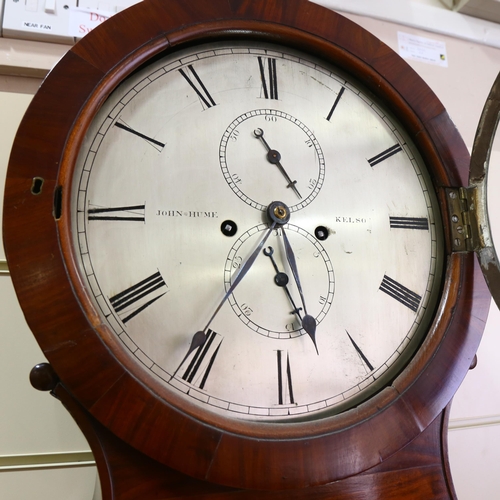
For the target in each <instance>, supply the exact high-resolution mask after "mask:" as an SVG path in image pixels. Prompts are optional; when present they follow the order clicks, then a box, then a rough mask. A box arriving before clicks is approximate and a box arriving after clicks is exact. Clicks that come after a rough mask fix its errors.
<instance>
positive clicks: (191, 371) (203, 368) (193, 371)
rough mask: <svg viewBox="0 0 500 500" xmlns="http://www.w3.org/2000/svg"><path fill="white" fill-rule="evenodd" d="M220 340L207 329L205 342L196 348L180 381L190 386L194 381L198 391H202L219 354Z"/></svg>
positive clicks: (218, 336)
mask: <svg viewBox="0 0 500 500" xmlns="http://www.w3.org/2000/svg"><path fill="white" fill-rule="evenodd" d="M216 340H217V341H216ZM222 340H223V339H222V337H221V336H220V335H219V334H217V333H216V332H214V331H213V330H210V329H209V330H208V331H207V340H206V341H205V343H204V344H203V345H202V346H200V347H198V349H197V351H196V354H195V355H194V357H193V359H192V360H191V362H190V363H189V365H188V367H187V368H186V371H185V372H184V375H182V379H183V380H185V381H186V382H189V383H190V384H192V383H193V381H194V380H196V382H197V384H196V385H197V386H198V387H199V388H200V389H203V388H204V387H205V384H206V382H207V379H208V376H209V375H210V371H211V370H212V366H213V364H214V362H215V358H216V357H217V354H218V353H219V349H220V346H221V344H222Z"/></svg>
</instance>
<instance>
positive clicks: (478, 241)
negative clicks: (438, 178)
mask: <svg viewBox="0 0 500 500" xmlns="http://www.w3.org/2000/svg"><path fill="white" fill-rule="evenodd" d="M499 121H500V73H499V74H498V76H497V78H496V80H495V82H494V83H493V86H492V88H491V91H490V93H489V95H488V98H487V99H486V102H485V105H484V108H483V112H482V114H481V118H480V119H479V125H478V127H477V130H476V137H475V139H474V146H473V149H472V154H471V166H470V175H469V186H468V188H467V189H463V190H462V192H461V193H460V196H459V197H458V198H459V199H460V202H459V206H457V205H455V207H454V209H455V212H454V213H453V214H450V215H451V221H452V231H453V242H454V247H455V248H456V250H458V251H460V250H461V249H463V250H465V251H470V250H474V251H475V252H476V253H477V256H478V259H479V263H480V265H481V269H482V270H483V274H484V277H485V279H486V282H487V283H488V288H489V289H490V292H491V295H492V296H493V299H494V300H495V303H496V305H497V307H500V262H499V261H498V255H497V252H496V250H495V245H494V241H493V235H492V231H491V225H490V222H489V217H488V203H487V181H488V172H489V168H490V157H491V151H492V149H493V143H494V141H495V137H496V132H497V127H498V122H499ZM458 212H461V217H458V216H456V214H457V213H458ZM454 215H455V217H453V216H454Z"/></svg>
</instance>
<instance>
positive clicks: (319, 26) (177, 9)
mask: <svg viewBox="0 0 500 500" xmlns="http://www.w3.org/2000/svg"><path fill="white" fill-rule="evenodd" d="M230 39H252V40H264V41H267V42H276V43H280V44H282V45H288V46H290V47H295V48H297V49H300V50H302V51H305V52H310V53H311V54H314V55H315V56H316V57H319V58H324V59H326V60H330V61H333V62H334V63H335V64H336V65H337V66H339V67H341V68H342V69H343V70H344V71H346V72H348V73H350V74H351V75H352V76H354V77H355V78H356V79H358V80H360V81H362V82H363V84H364V85H365V86H366V87H367V88H368V89H369V90H371V91H372V92H373V93H374V94H375V95H376V96H377V97H378V98H379V99H381V100H382V101H383V102H385V103H386V105H387V106H388V107H389V108H390V109H391V111H392V112H393V113H394V114H395V115H396V117H397V118H398V119H399V120H400V122H401V123H402V124H403V125H404V126H405V127H406V130H407V131H408V133H409V135H410V136H411V137H412V139H413V140H414V142H415V144H416V145H417V147H418V148H419V150H420V153H421V155H422V157H423V158H424V160H425V161H426V163H427V165H428V166H429V171H430V173H431V176H432V178H433V183H434V187H435V190H436V194H437V197H438V200H439V204H440V207H441V211H442V224H443V227H444V233H445V254H446V255H445V276H444V280H443V284H442V298H441V301H440V303H439V305H438V307H437V310H436V313H435V318H434V321H433V323H432V325H431V327H430V329H429V333H428V335H427V336H426V338H425V340H424V341H423V343H422V345H421V347H420V348H419V350H418V352H417V353H416V354H415V356H414V357H413V359H412V360H411V362H410V363H409V365H408V366H407V367H406V368H405V369H404V370H403V371H402V372H401V373H400V374H399V376H398V377H397V378H396V379H395V380H394V381H393V382H392V383H391V384H390V385H389V386H388V387H386V388H385V389H384V390H382V391H381V392H380V393H378V394H376V395H375V396H374V397H372V398H371V399H370V400H369V401H367V402H365V403H363V404H361V405H360V406H359V407H357V408H354V409H352V410H350V411H347V412H344V413H342V414H340V415H336V416H334V417H329V418H325V419H323V420H318V421H315V422H304V423H296V424H291V425H286V426H283V425H259V424H252V423H241V422H238V421H232V420H231V421H230V420H228V419H225V418H219V417H217V416H213V415H209V414H206V413H204V412H203V411H201V410H199V409H193V408H191V407H189V406H188V405H186V403H185V402H184V401H181V400H178V399H176V398H175V397H169V398H168V399H166V398H165V397H163V394H162V388H161V387H158V385H157V383H156V382H155V381H154V380H151V382H150V383H149V384H148V385H147V387H146V386H145V385H144V384H142V383H141V382H139V381H138V379H137V378H136V377H135V376H134V373H133V370H132V369H131V368H130V366H129V364H128V362H127V360H126V359H124V358H123V357H120V355H119V354H117V353H115V352H111V351H112V349H110V348H109V345H108V344H106V343H105V342H103V337H105V336H106V332H105V330H103V329H102V327H101V325H100V324H99V320H98V318H97V317H96V316H95V315H92V314H91V313H89V312H88V311H89V309H88V304H85V303H84V301H82V296H84V294H83V295H82V292H81V291H79V287H80V283H79V279H78V275H77V273H76V271H75V267H74V265H73V260H72V255H71V252H70V251H68V249H69V248H70V246H71V245H70V242H69V237H68V235H69V234H70V231H69V229H68V218H69V201H68V193H69V191H70V190H69V188H67V187H68V183H69V179H70V177H71V175H70V174H71V171H72V168H73V166H74V163H75V161H76V157H77V154H78V150H79V146H80V144H81V141H82V140H83V136H84V134H85V130H86V129H87V127H88V126H89V123H90V121H91V120H92V118H93V117H94V116H95V113H96V112H97V110H98V109H99V108H100V105H101V104H102V102H103V101H104V100H105V99H106V98H107V97H108V96H109V94H110V93H111V92H112V90H113V89H114V88H116V86H117V85H118V84H119V83H120V82H121V81H122V80H123V79H124V78H126V76H127V75H129V74H131V73H132V72H133V71H134V70H136V69H137V68H139V67H140V66H141V65H143V64H145V63H147V61H148V60H150V59H152V58H154V57H157V56H158V55H159V54H161V53H164V52H165V51H169V50H171V49H172V48H178V47H182V46H184V45H187V44H193V43H203V42H206V41H214V40H230ZM469 160H470V158H469V154H468V152H467V149H466V147H465V145H464V143H463V141H462V139H461V138H460V136H459V134H458V132H457V131H456V128H455V127H454V126H453V124H452V123H451V121H450V119H449V117H448V115H447V113H446V110H445V109H444V108H443V106H442V104H441V103H440V102H439V101H438V100H437V98H436V97H435V96H434V94H433V93H432V91H431V90H430V89H429V87H428V86H427V85H426V84H425V83H424V82H423V81H422V80H421V79H420V78H419V77H418V75H416V74H415V73H414V72H413V71H412V70H411V69H410V67H409V66H408V65H407V64H406V63H405V62H404V61H403V60H402V59H401V58H399V56H397V55H396V54H395V53H394V52H393V51H392V50H391V49H389V48H388V47H387V46H385V45H384V44H383V43H382V42H380V41H379V40H378V39H376V38H375V37H373V36H372V35H371V34H370V33H368V32H366V31H365V30H364V29H362V28H360V27H359V26H357V25H355V24H354V23H352V22H351V21H349V20H347V19H345V18H344V17H342V16H340V15H338V14H336V13H334V12H332V11H329V10H326V9H324V8H322V7H320V6H318V5H316V4H313V3H310V2H306V1H302V0H297V1H294V2H286V1H280V0H273V1H266V0H255V1H251V2H250V1H241V0H229V1H222V0H213V1H211V2H205V1H202V0H192V1H190V2H181V1H178V2H177V1H167V0H146V1H145V2H141V3H140V4H137V5H135V6H133V7H131V8H130V9H127V10H125V11H123V12H122V13H120V14H118V15H116V16H114V17H112V18H111V19H110V20H109V21H107V22H106V23H104V24H103V25H102V26H101V27H99V28H97V29H95V30H94V31H93V32H92V33H90V34H89V35H87V36H86V37H84V38H83V39H82V40H81V41H80V42H79V43H78V44H76V45H75V46H74V47H73V48H72V49H71V50H70V51H69V52H68V53H67V54H66V55H65V56H64V57H63V58H62V60H61V61H60V63H59V64H58V65H57V66H56V67H55V68H54V69H53V70H52V71H51V73H50V74H49V75H48V77H47V79H46V80H45V82H44V83H43V85H42V87H41V88H40V90H39V92H38V93H37V95H36V96H35V98H34V100H33V102H32V104H31V105H30V107H29V109H28V111H27V113H26V115H25V117H24V119H23V121H22V123H21V126H20V128H19V131H18V134H17V136H16V140H15V143H14V147H13V150H12V154H11V158H10V163H9V170H8V175H7V181H6V191H5V206H4V226H3V230H4V243H5V249H6V254H7V257H8V261H9V268H10V271H11V276H12V280H13V282H14V286H15V289H16V293H17V294H18V298H19V301H20V303H21V305H22V308H23V311H24V314H25V316H26V319H27V321H28V324H29V326H30V327H31V329H32V331H33V333H34V335H35V336H36V339H37V341H38V342H39V344H40V346H41V348H42V349H43V351H44V353H45V355H46V357H47V359H48V360H49V362H50V363H51V365H52V367H53V369H54V370H55V372H56V373H57V376H58V377H59V380H60V382H59V383H58V385H57V386H56V388H55V389H54V392H55V393H56V394H59V395H60V397H61V398H63V399H65V401H66V404H67V406H68V408H70V407H71V408H73V409H74V410H73V414H75V415H76V414H77V413H78V412H84V413H85V414H86V415H88V418H89V419H91V420H92V421H95V422H97V424H96V425H98V426H100V427H102V428H104V429H106V431H107V432H108V431H109V432H111V434H112V435H113V436H116V438H118V439H119V440H120V442H123V443H126V445H127V446H131V447H132V449H135V450H138V452H140V453H141V454H144V455H146V456H148V457H150V458H149V459H152V460H154V461H155V462H158V463H160V464H164V465H166V466H169V467H172V468H173V469H176V470H177V471H180V472H182V473H185V474H188V475H190V476H192V477H195V478H198V479H201V480H204V481H208V482H211V483H218V484H223V485H228V486H232V487H237V488H251V489H261V490H282V489H291V488H299V489H300V488H305V487H309V488H310V487H312V486H319V485H326V484H329V483H332V482H334V481H337V480H339V479H342V478H346V477H349V476H353V475H356V474H359V473H360V472H362V471H366V470H368V469H370V468H372V467H374V466H376V465H377V464H380V463H385V462H387V463H388V462H389V461H390V458H391V457H392V456H395V454H397V453H398V452H399V451H400V450H402V449H403V448H405V447H406V446H408V445H409V444H410V443H412V442H413V441H415V440H416V439H417V438H419V436H422V435H424V434H425V432H427V431H426V429H431V428H433V427H432V426H433V425H437V426H438V429H439V432H441V435H444V436H445V427H446V424H445V422H446V418H445V417H443V415H444V413H443V412H444V410H445V408H446V407H447V405H448V404H449V402H450V400H451V398H452V397H453V394H454V393H455V391H456V390H457V388H458V386H459V385H460V382H461V381H462V380H463V378H464V377H465V374H466V373H467V370H468V369H469V367H470V365H471V363H472V360H473V358H474V355H475V352H476V350H477V347H478V345H479V342H480V339H481V335H482V332H483V329H484V325H485V322H486V317H487V313H488V308H489V302H490V296H489V293H488V291H487V289H486V287H485V283H484V279H483V277H482V275H481V272H480V269H479V266H478V264H477V262H476V260H475V258H474V255H473V254H472V253H470V252H461V251H457V250H456V249H455V248H454V247H453V237H452V234H453V233H452V223H451V222H450V217H449V213H451V212H453V210H452V209H451V208H450V201H449V199H450V196H449V192H448V190H449V189H451V190H456V189H459V188H460V186H466V185H467V177H468V166H469ZM35 378H36V376H35ZM41 378H43V377H41ZM48 379H49V382H48V383H47V382H46V381H45V382H44V383H42V384H40V385H42V386H44V387H50V386H52V385H53V384H52V382H54V381H55V380H56V378H55V377H51V376H49V377H48ZM50 381H52V382H50ZM63 394H65V395H66V396H64V395H63ZM75 408H77V409H75ZM435 422H437V424H435ZM85 426H86V424H82V427H85ZM87 427H88V425H87ZM113 439H114V438H113ZM444 439H445V438H444ZM415 442H416V441H415ZM442 445H443V443H441V444H440V445H439V446H442ZM443 453H444V455H443V456H444V457H445V456H446V453H445V452H443ZM438 455H439V453H438ZM443 456H441V458H440V457H438V460H441V461H442V460H445V458H444V459H443ZM149 459H148V460H149ZM441 465H443V464H441Z"/></svg>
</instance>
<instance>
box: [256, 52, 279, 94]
mask: <svg viewBox="0 0 500 500" xmlns="http://www.w3.org/2000/svg"><path fill="white" fill-rule="evenodd" d="M258 60H259V70H260V80H261V82H262V92H263V93H264V98H265V99H278V78H277V75H276V59H273V58H271V57H269V58H264V57H260V56H259V57H258ZM266 66H267V68H266ZM266 73H267V75H266Z"/></svg>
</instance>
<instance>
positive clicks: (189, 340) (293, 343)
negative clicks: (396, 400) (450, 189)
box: [71, 43, 441, 421]
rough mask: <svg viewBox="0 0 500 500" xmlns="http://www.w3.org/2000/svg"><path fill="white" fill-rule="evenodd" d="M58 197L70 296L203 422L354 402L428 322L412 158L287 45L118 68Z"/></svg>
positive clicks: (368, 108) (293, 415) (212, 50)
mask: <svg viewBox="0 0 500 500" xmlns="http://www.w3.org/2000/svg"><path fill="white" fill-rule="evenodd" d="M71 196H72V204H71V206H72V231H73V239H74V257H75V258H76V261H77V262H78V269H79V273H80V275H81V279H82V281H83V282H84V284H85V289H86V294H87V296H86V298H85V300H87V299H89V300H90V302H89V303H90V304H92V306H91V307H93V308H94V309H95V310H96V311H97V313H98V315H99V316H100V321H101V322H102V323H103V324H104V325H105V326H106V328H108V329H109V331H110V332H111V335H112V336H114V337H116V338H117V339H119V342H118V344H119V345H121V349H122V350H123V351H125V352H127V353H128V355H129V359H130V360H131V361H130V362H131V364H132V365H133V367H134V368H133V369H134V371H135V374H136V376H137V377H139V378H140V379H143V380H144V381H146V382H145V383H147V380H148V377H150V376H151V375H152V376H153V377H155V378H156V379H158V381H160V382H161V383H162V384H163V385H164V386H165V388H166V389H167V393H168V391H169V390H171V391H174V392H176V393H177V394H180V395H182V396H183V397H185V398H186V399H187V400H188V401H191V402H192V403H194V404H195V405H198V406H200V407H202V408H205V409H207V410H211V411H213V412H216V413H219V414H224V415H226V416H229V417H233V418H241V419H250V420H261V421H266V420H270V421H274V420H297V419H309V418H318V417H321V416H323V415H325V414H330V413H334V412H339V411H342V410H344V409H346V408H349V407H352V406H355V405H357V404H359V403H360V402H361V401H363V400H364V399H366V398H368V397H369V396H370V395H372V394H373V393H374V392H376V391H378V390H380V388H382V387H383V386H384V385H387V384H388V383H389V382H390V380H391V379H392V378H393V377H394V376H395V375H396V374H397V373H398V371H400V370H401V369H402V367H403V366H404V365H405V364H406V363H408V362H409V360H410V357H411V355H412V354H413V353H414V352H415V350H416V348H417V347H418V345H419V343H420V341H421V340H422V337H423V335H424V334H425V332H426V331H427V328H428V326H429V322H430V320H431V319H432V314H433V311H434V309H435V305H436V300H437V296H438V292H439V286H440V281H441V262H440V253H441V250H440V244H439V241H440V230H439V227H438V220H437V219H438V217H439V215H438V214H439V212H438V208H437V204H436V202H435V200H434V196H433V189H432V185H431V183H430V180H429V178H428V174H427V172H426V169H425V166H424V165H423V163H422V161H421V159H420V157H419V155H418V153H417V151H416V148H415V147H414V145H412V144H411V143H410V141H409V140H408V139H407V137H406V135H405V133H404V131H403V130H402V129H401V127H400V126H399V125H398V123H397V121H396V120H394V119H393V118H392V117H391V116H390V114H389V113H388V112H387V111H386V110H385V109H384V108H383V107H381V106H380V105H379V104H377V103H376V102H375V101H374V100H373V98H372V97H370V95H369V94H367V93H366V92H364V91H363V90H362V89H361V88H360V86H359V85H358V84H357V83H356V82H352V81H349V80H346V79H345V76H342V74H341V73H339V72H336V70H335V69H334V68H331V67H329V66H328V65H327V64H323V63H321V62H318V61H316V60H314V59H312V58H310V57H309V56H307V55H304V54H300V53H296V52H294V51H291V50H289V49H287V48H283V47H279V46H272V45H267V44H263V43H252V44H242V43H219V44H212V45H204V46H198V47H194V48H190V49H187V50H183V51H182V52H175V53H171V54H170V55H168V56H166V57H165V58H163V59H160V60H157V61H156V62H154V63H153V64H151V65H148V66H147V67H145V68H144V69H141V70H140V71H138V72H136V73H135V74H134V75H133V76H131V77H130V78H129V79H127V80H126V81H125V82H124V83H123V84H122V85H121V86H120V87H119V88H118V89H117V90H116V91H115V92H114V93H113V94H112V95H111V97H110V98H109V99H108V100H107V102H106V103H105V104H104V105H103V107H102V109H101V110H100V112H99V113H98V114H97V116H96V117H95V119H94V120H93V123H92V125H91V126H90V128H89V130H88V132H87V134H86V138H85V141H84V143H83V145H82V147H81V150H80V153H79V157H78V161H77V165H76V168H75V170H74V173H73V181H72V194H71ZM272 203H274V205H273V207H274V208H273V213H274V214H275V215H276V217H277V220H278V222H274V221H273V218H272V217H270V216H269V215H268V212H269V210H268V207H269V206H270V205H271V204H272ZM283 213H284V214H285V215H283ZM273 217H274V216H273ZM85 300H84V302H85ZM87 307H90V306H88V305H87ZM113 349H116V345H115V344H114V343H113Z"/></svg>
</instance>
